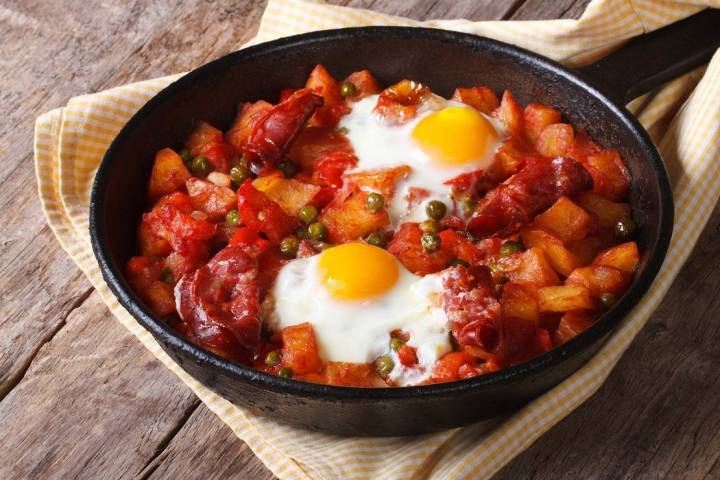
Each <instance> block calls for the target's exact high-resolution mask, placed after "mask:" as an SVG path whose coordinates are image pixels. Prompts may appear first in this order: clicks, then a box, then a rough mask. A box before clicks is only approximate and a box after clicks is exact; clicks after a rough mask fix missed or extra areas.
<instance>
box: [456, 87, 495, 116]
mask: <svg viewBox="0 0 720 480" xmlns="http://www.w3.org/2000/svg"><path fill="white" fill-rule="evenodd" d="M452 100H455V101H457V102H462V103H464V104H466V105H470V106H471V107H473V108H475V109H477V110H480V111H481V112H483V113H486V114H488V115H489V114H491V113H492V111H493V110H495V109H496V108H498V107H499V106H500V101H499V100H498V98H497V96H496V95H495V93H494V92H493V91H492V90H490V89H489V88H488V87H470V88H456V89H455V93H453V96H452Z"/></svg>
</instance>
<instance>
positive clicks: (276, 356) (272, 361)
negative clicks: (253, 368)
mask: <svg viewBox="0 0 720 480" xmlns="http://www.w3.org/2000/svg"><path fill="white" fill-rule="evenodd" d="M278 363H280V352H279V351H278V350H273V351H270V352H268V354H267V355H265V365H267V366H268V367H274V366H275V365H277V364H278Z"/></svg>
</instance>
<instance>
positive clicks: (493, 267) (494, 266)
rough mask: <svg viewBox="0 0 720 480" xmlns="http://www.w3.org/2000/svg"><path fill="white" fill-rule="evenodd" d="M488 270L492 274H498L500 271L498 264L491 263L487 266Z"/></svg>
mask: <svg viewBox="0 0 720 480" xmlns="http://www.w3.org/2000/svg"><path fill="white" fill-rule="evenodd" d="M488 268H489V269H490V271H491V272H492V273H500V272H502V270H500V264H499V263H491V264H490V265H488Z"/></svg>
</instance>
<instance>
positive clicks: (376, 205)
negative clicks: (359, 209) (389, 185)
mask: <svg viewBox="0 0 720 480" xmlns="http://www.w3.org/2000/svg"><path fill="white" fill-rule="evenodd" d="M367 208H368V210H370V211H371V212H379V211H380V210H382V209H383V208H385V197H383V196H382V195H381V194H379V193H376V192H373V193H371V194H370V195H368V197H367Z"/></svg>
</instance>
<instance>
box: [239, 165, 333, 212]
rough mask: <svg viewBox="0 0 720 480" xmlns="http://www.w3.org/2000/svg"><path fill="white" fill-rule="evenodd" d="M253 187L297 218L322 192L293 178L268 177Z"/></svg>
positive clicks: (255, 182)
mask: <svg viewBox="0 0 720 480" xmlns="http://www.w3.org/2000/svg"><path fill="white" fill-rule="evenodd" d="M253 187H255V188H256V189H258V190H260V191H261V192H263V193H265V195H267V196H268V198H270V200H272V201H274V202H275V203H277V204H278V205H280V207H281V208H282V209H283V211H284V212H285V213H287V214H288V215H290V216H293V217H297V216H298V214H299V213H300V209H302V208H303V207H304V206H305V205H307V204H308V203H310V201H311V200H312V199H313V197H314V196H315V195H317V193H318V192H319V191H320V187H318V186H317V185H311V184H309V183H304V182H300V181H298V180H295V179H293V178H290V179H287V178H284V177H282V176H276V175H268V176H265V177H258V178H256V179H255V180H253Z"/></svg>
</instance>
